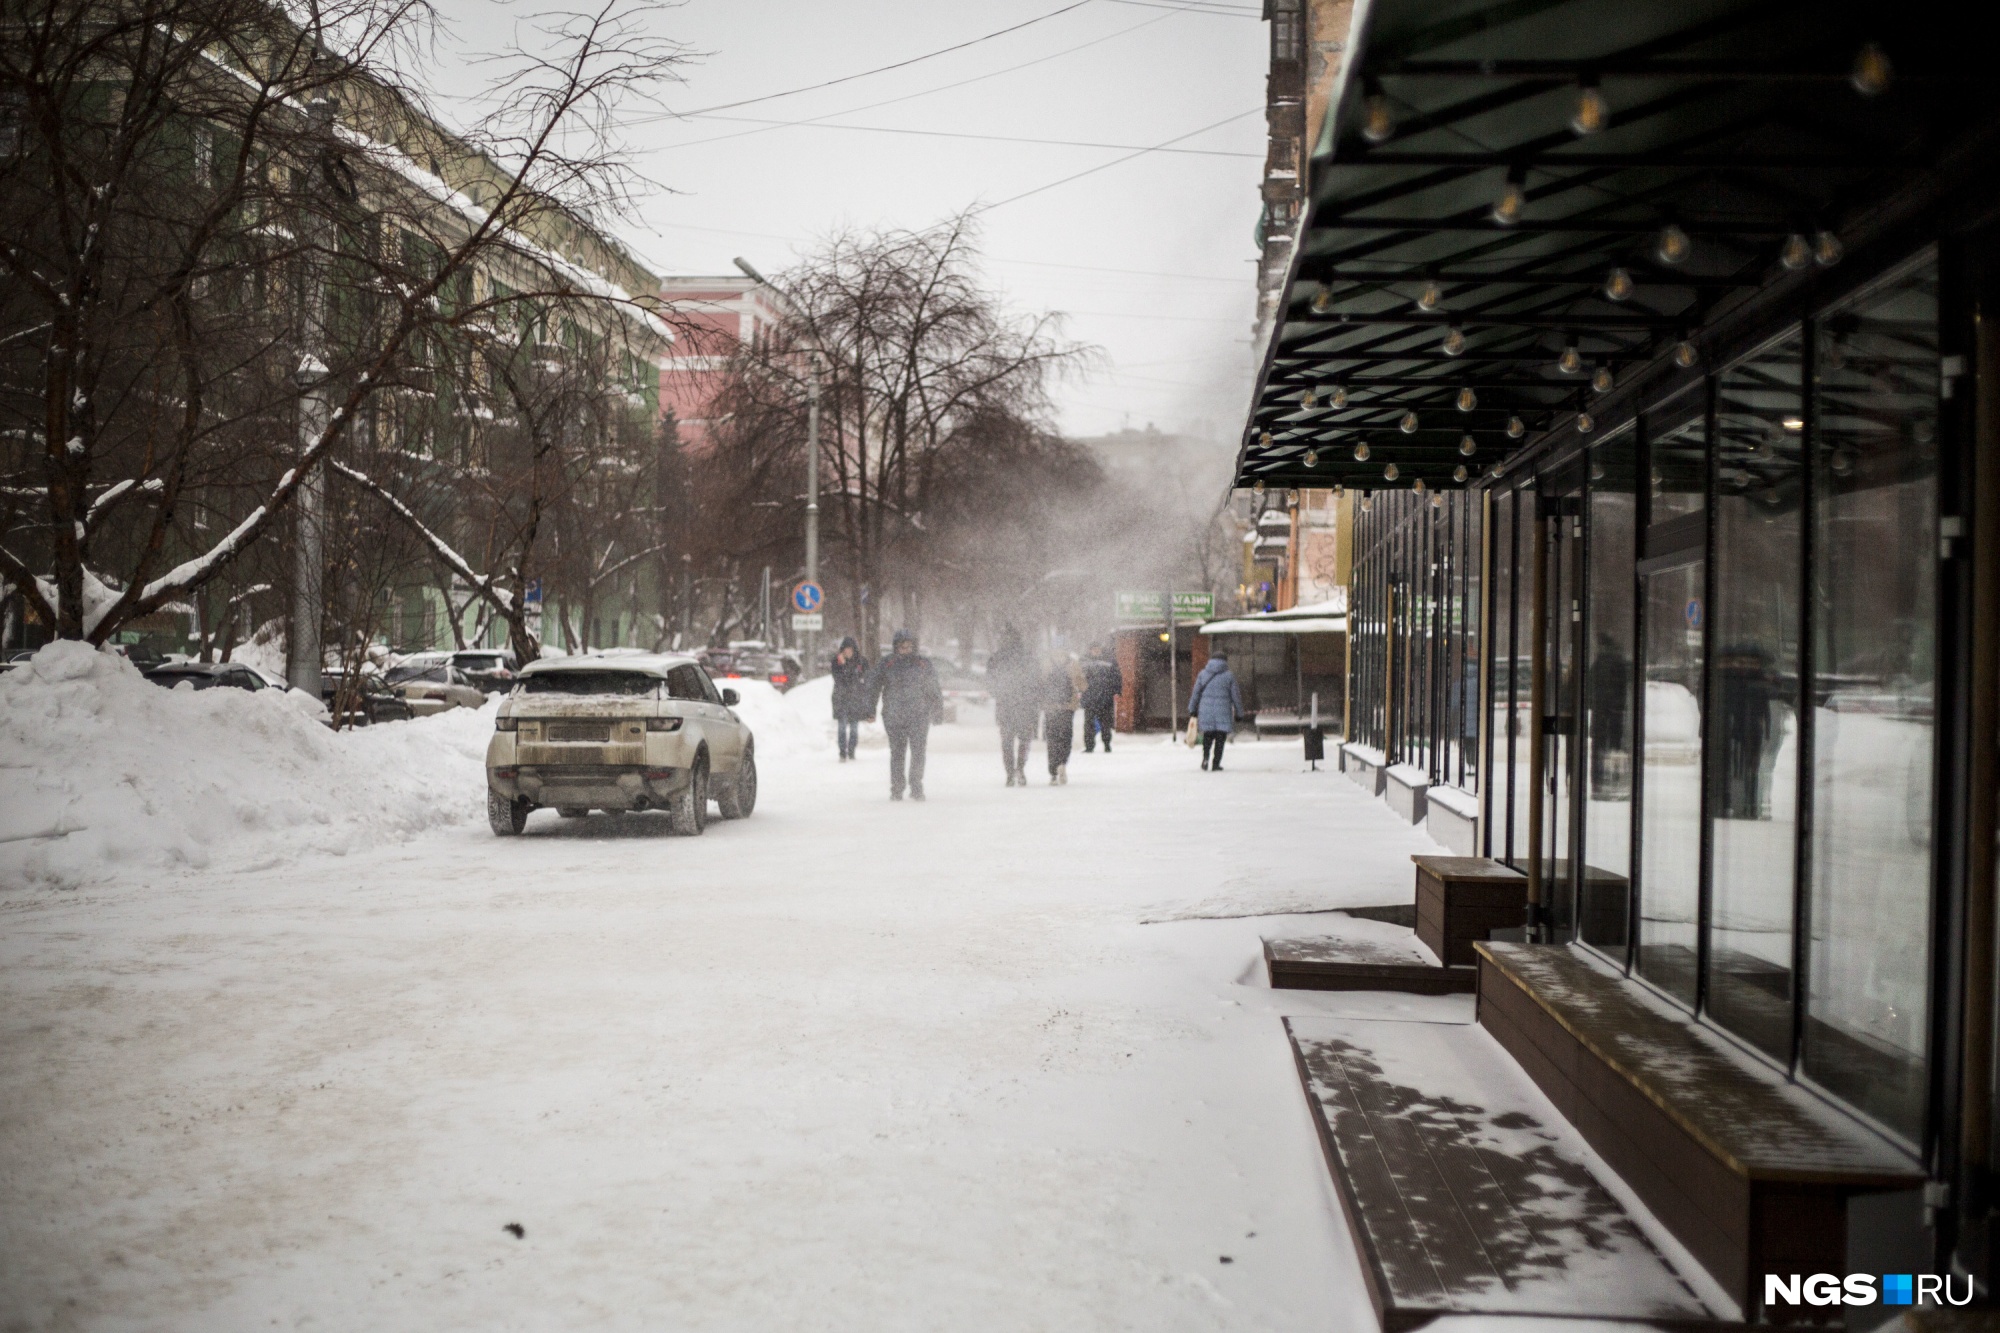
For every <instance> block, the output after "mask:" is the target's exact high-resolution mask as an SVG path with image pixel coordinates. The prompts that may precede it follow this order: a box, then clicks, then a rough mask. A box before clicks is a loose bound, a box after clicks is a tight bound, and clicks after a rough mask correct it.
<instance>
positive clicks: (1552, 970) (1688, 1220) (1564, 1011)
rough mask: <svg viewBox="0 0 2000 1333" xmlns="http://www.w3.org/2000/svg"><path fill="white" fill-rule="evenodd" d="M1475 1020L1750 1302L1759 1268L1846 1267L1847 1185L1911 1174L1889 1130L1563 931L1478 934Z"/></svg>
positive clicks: (1751, 1305)
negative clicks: (1692, 1015)
mask: <svg viewBox="0 0 2000 1333" xmlns="http://www.w3.org/2000/svg"><path fill="white" fill-rule="evenodd" d="M1477 953H1478V957H1479V992H1478V994H1479V1022H1480V1024H1481V1025H1482V1026H1484V1027H1485V1028H1486V1030H1487V1031H1489V1032H1491V1033H1492V1034H1493V1036H1494V1037H1495V1039H1497V1040H1498V1041H1499V1043H1500V1044H1501V1045H1502V1046H1504V1047H1505V1048H1506V1049H1507V1051H1508V1053H1509V1054H1511V1055H1512V1056H1513V1057H1514V1058H1515V1059H1516V1060H1518V1061H1519V1062H1520V1065H1521V1068H1522V1069H1524V1070H1525V1071H1527V1073H1528V1075H1529V1076H1530V1077H1531V1078H1533V1079H1534V1080H1535V1082H1536V1083H1537V1084H1538V1085H1540V1087H1541V1089H1542V1091H1543V1092H1545V1093H1546V1094H1548V1097H1549V1100H1550V1101H1552V1102H1554V1103H1555V1105H1556V1107H1557V1108H1558V1109H1559V1110H1560V1111H1561V1112H1562V1113H1563V1115H1565V1116H1567V1117H1568V1118H1569V1121H1570V1123H1571V1124H1573V1125H1575V1126H1576V1128H1577V1131H1578V1132H1579V1133H1580V1134H1582V1135H1583V1137H1584V1139H1585V1140H1586V1141H1588V1142H1589V1143H1590V1145H1591V1146H1592V1147H1594V1148H1595V1149H1596V1150H1597V1151H1598V1153H1599V1154H1601V1155H1602V1156H1603V1158H1604V1160H1605V1161H1606V1162H1608V1163H1609V1164H1610V1165H1611V1167H1612V1168H1613V1169H1614V1170H1616V1171H1617V1172H1618V1174H1619V1175H1620V1176H1621V1177H1623V1178H1624V1180H1625V1182H1626V1183H1627V1184H1628V1185H1630V1186H1631V1187H1632V1189H1633V1190H1634V1191H1635V1192H1636V1193H1637V1194H1638V1195H1639V1197H1640V1198H1641V1199H1643V1200H1645V1202H1646V1205H1647V1207H1649V1208H1650V1209H1652V1211H1653V1213H1654V1215H1655V1216H1657V1217H1658V1218H1659V1220H1660V1222H1661V1223H1662V1224H1663V1225H1664V1226H1666V1227H1667V1228H1668V1230H1670V1231H1672V1232H1673V1233H1674V1235H1675V1236H1676V1237H1677V1238H1678V1239H1679V1240H1680V1241H1681V1243H1682V1244H1684V1245H1685V1246H1687V1248H1688V1250H1689V1251H1690V1252H1691V1253H1692V1254H1693V1255H1694V1256H1695V1258H1696V1259H1698V1260H1699V1261H1700V1262H1701V1263H1702V1265H1703V1266H1704V1267H1706V1268H1707V1269H1708V1271H1709V1273H1710V1274H1711V1275H1712V1276H1713V1277H1714V1278H1715V1280H1716V1281H1717V1282H1718V1283H1720V1284H1721V1285H1722V1287H1723V1289H1724V1290H1725V1291H1727V1292H1728V1293H1729V1294H1730V1295H1731V1296H1732V1297H1734V1298H1735V1299H1736V1300H1737V1301H1738V1302H1739V1303H1740V1304H1741V1305H1742V1307H1743V1313H1744V1317H1745V1318H1747V1319H1755V1318H1757V1317H1759V1315H1760V1313H1761V1314H1762V1316H1763V1317H1764V1318H1767V1319H1770V1320H1773V1321H1786V1320H1819V1319H1826V1318H1834V1319H1837V1318H1838V1317H1839V1309H1838V1307H1834V1308H1833V1309H1832V1311H1831V1313H1829V1311H1828V1310H1824V1309H1820V1308H1817V1307H1798V1308H1793V1307H1788V1306H1774V1307H1772V1308H1771V1309H1768V1310H1763V1309H1761V1307H1762V1301H1763V1275H1764V1274H1765V1273H1777V1274H1783V1275H1789V1274H1792V1273H1843V1272H1846V1271H1847V1201H1848V1199H1849V1198H1851V1197H1852V1196H1854V1195H1856V1194H1863V1193H1870V1192H1877V1191H1889V1190H1909V1189H1915V1188H1917V1187H1918V1186H1920V1185H1921V1184H1922V1182H1923V1178H1924V1177H1923V1172H1922V1171H1921V1169H1920V1168H1919V1166H1918V1164H1917V1163H1916V1162H1915V1161H1914V1160H1913V1159H1912V1158H1910V1157H1909V1156H1908V1155H1906V1154H1905V1153H1904V1152H1903V1151H1902V1150H1901V1149H1900V1148H1898V1147H1896V1146H1895V1145H1894V1144H1892V1143H1890V1142H1889V1141H1888V1140H1887V1139H1885V1138H1882V1137H1881V1136H1880V1135H1877V1134H1875V1133H1873V1132H1872V1131H1870V1130H1868V1129H1867V1128H1866V1127H1864V1126H1863V1125H1861V1124H1860V1123H1859V1122H1858V1121H1855V1120H1852V1119H1850V1118H1849V1117H1847V1116H1845V1115H1843V1114H1842V1113H1841V1112H1839V1111H1838V1110H1836V1109H1834V1108H1833V1107H1832V1106H1830V1105H1828V1104H1826V1103H1824V1102H1822V1101H1820V1100H1819V1099H1818V1098H1816V1097H1814V1096H1812V1095H1811V1094H1810V1093H1807V1092H1805V1091H1804V1090H1802V1089H1800V1088H1798V1087H1795V1086H1793V1085H1791V1084H1789V1083H1787V1082H1786V1081H1785V1080H1784V1079H1783V1078H1782V1077H1780V1076H1779V1075H1778V1074H1776V1073H1775V1072H1771V1071H1766V1070H1762V1069H1760V1068H1758V1067H1757V1066H1756V1065H1755V1064H1754V1063H1753V1062H1752V1061H1750V1059H1749V1058H1748V1057H1747V1056H1743V1055H1741V1054H1739V1053H1737V1052H1735V1051H1733V1050H1730V1049H1728V1048H1727V1047H1726V1046H1725V1045H1724V1043H1723V1040H1722V1039H1721V1038H1720V1037H1718V1036H1717V1035H1716V1034H1714V1033H1712V1032H1707V1031H1704V1030H1702V1029H1700V1028H1699V1027H1698V1026H1697V1025H1696V1024H1695V1023H1694V1022H1693V1021H1692V1020H1691V1019H1689V1018H1684V1017H1680V1016H1677V1015H1675V1014H1674V1013H1672V1012H1671V1011H1670V1010H1668V1009H1667V1008H1666V1007H1665V1006H1664V1002H1659V1003H1656V1002H1654V1001H1653V999H1652V998H1651V997H1646V996H1642V995H1640V994H1639V993H1638V992H1637V989H1636V986H1635V984H1634V983H1632V982H1629V981H1627V980H1625V979H1624V978H1622V977H1619V976H1616V975H1614V974H1612V973H1611V972H1609V971H1608V970H1605V969H1601V968H1600V967H1598V966H1597V965H1595V964H1594V963H1592V962H1590V961H1588V960H1587V959H1586V958H1585V957H1584V956H1583V955H1582V953H1581V952H1580V951H1578V950H1574V949H1571V948H1569V947H1567V946H1563V945H1535V944H1505V943H1483V944H1480V945H1478V946H1477Z"/></svg>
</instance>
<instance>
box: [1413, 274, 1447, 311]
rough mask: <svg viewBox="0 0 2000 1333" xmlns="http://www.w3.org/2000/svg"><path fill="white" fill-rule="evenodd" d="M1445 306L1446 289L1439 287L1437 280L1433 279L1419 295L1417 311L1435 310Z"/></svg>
mask: <svg viewBox="0 0 2000 1333" xmlns="http://www.w3.org/2000/svg"><path fill="white" fill-rule="evenodd" d="M1443 304H1444V288H1442V287H1440V286H1438V285H1437V280H1436V279H1435V278H1433V279H1431V280H1430V281H1429V282H1426V283H1425V284H1424V289H1423V291H1421V292H1419V293H1418V294H1417V309H1419V310H1435V309H1437V308H1438V307H1439V306H1441V305H1443Z"/></svg>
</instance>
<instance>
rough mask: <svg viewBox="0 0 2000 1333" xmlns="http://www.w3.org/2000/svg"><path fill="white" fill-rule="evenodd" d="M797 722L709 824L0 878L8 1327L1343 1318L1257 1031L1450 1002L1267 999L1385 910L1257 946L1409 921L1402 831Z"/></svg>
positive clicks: (833, 1324) (896, 1325) (1449, 1009)
mask: <svg viewBox="0 0 2000 1333" xmlns="http://www.w3.org/2000/svg"><path fill="white" fill-rule="evenodd" d="M144 688H146V689H151V688H152V687H151V686H146V687H144ZM221 693H227V692H221ZM801 693H802V694H803V693H804V692H803V691H802V692H801ZM202 698H203V700H204V701H206V700H207V699H208V698H209V696H203V697H202ZM253 701H254V700H253ZM814 717H815V724H814V725H813V726H811V727H805V726H803V725H801V726H799V727H798V728H797V729H798V730H799V732H800V734H801V736H804V737H806V739H802V740H799V741H798V742H797V743H796V744H792V745H790V746H776V745H773V746H771V747H770V749H769V750H768V751H766V752H765V753H766V757H765V760H764V768H765V774H764V783H763V795H762V804H761V805H760V807H759V808H758V810H757V813H756V815H755V816H754V818H752V819H751V820H749V821H748V822H745V823H735V824H732V823H719V824H711V826H710V828H709V830H708V832H707V833H706V835H705V836H703V837H701V838H699V839H682V838H672V837H668V836H666V832H665V827H664V820H663V817H659V816H651V815H641V816H627V817H622V818H613V817H608V816H602V815H600V816H595V817H592V818H591V819H589V820H588V821H572V822H567V823H565V822H563V821H560V820H558V819H557V818H556V817H555V816H554V815H553V814H552V813H549V812H541V813H537V814H536V815H535V816H534V818H533V820H532V822H531V823H530V826H529V831H528V836H527V837H524V838H521V839H510V840H502V839H496V838H494V837H492V836H491V835H490V834H489V833H488V832H487V830H486V828H485V827H484V823H483V821H481V820H479V819H478V817H477V816H478V800H479V798H480V795H481V794H480V793H479V792H478V791H477V790H476V789H475V790H470V791H467V792H466V793H465V794H464V814H463V815H462V816H457V815H455V816H454V822H451V823H448V824H446V825H445V826H443V827H431V828H428V829H423V828H421V825H422V822H423V821H414V822H413V823H414V826H415V827H418V828H419V829H420V831H416V832H414V833H410V834H408V835H407V840H405V841H400V842H394V841H392V842H388V843H384V844H377V845H375V846H373V847H372V848H367V849H363V850H358V851H352V850H351V851H348V852H347V853H346V854H339V852H338V850H337V848H336V849H334V850H327V849H324V848H315V849H314V850H309V851H307V852H303V853H301V854H299V855H297V856H296V857H292V858H287V859H280V860H279V861H278V862H276V863H274V864H267V865H266V866H265V868H261V869H260V868H255V867H251V868H241V867H234V866H225V865H221V864H217V865H213V866H210V867H209V868H207V869H201V870H196V869H191V868H187V867H181V868H177V869H176V868H161V867H160V866H159V864H158V863H150V864H146V865H143V866H130V867H125V868H122V869H120V870H119V872H118V873H117V874H115V875H113V876H112V877H111V878H109V879H107V880H103V881H100V882H96V883H89V884H85V885H83V886H82V887H75V888H53V887H48V886H47V885H45V884H41V883H22V882H19V881H18V880H17V881H15V882H10V883H8V884H7V885H6V887H5V891H4V894H0V909H4V911H5V913H6V922H7V926H6V930H5V933H4V943H0V949H4V954H0V1041H4V1056H0V1163H4V1171H0V1265H4V1268H0V1306H4V1318H0V1325H4V1327H6V1328H9V1329H13V1328H34V1329H42V1328H55V1329H72V1328H74V1329H83V1328H88V1329H128V1328H130V1329H136V1328H148V1329H203V1330H235V1329H250V1328H269V1327H281V1328H292V1327H317V1328H338V1329H370V1330H377V1329H410V1330H438V1329H460V1328H462V1329H475V1328H476V1329H502V1328H507V1329H559V1328H560V1329H576V1328H632V1329H642V1328H643V1329H669V1328H671V1329H747V1328H777V1329H791V1328H838V1329H857V1330H860V1329H868V1330H876V1329H934V1328H944V1327H959V1328H976V1329H1099V1328H1101V1329H1114V1328H1150V1329H1198V1328H1199V1329H1205V1328H1218V1329H1221V1328H1227V1329H1264V1328H1269V1329H1308V1328H1312V1329H1323V1328H1360V1327H1366V1326H1369V1325H1370V1324H1372V1319H1373V1316H1372V1313H1371V1311H1370V1310H1369V1308H1368V1303H1367V1299H1366V1296H1365V1294H1364V1292H1363V1290H1362V1288H1361V1285H1360V1280H1359V1270H1358V1268H1357V1267H1356V1265H1355V1260H1354V1257H1353V1253H1352V1251H1351V1249H1350V1247H1349V1245H1348V1243H1347V1241H1346V1240H1345V1239H1344V1235H1343V1232H1342V1230H1341V1226H1342V1224H1341V1222H1340V1219H1339V1216H1338V1211H1337V1209H1336V1207H1335V1206H1334V1204H1333V1203H1332V1200H1331V1191H1330V1188H1329V1186H1328V1184H1327V1183H1326V1173H1325V1167H1324V1165H1323V1163H1322V1160H1321V1156H1320V1151H1319V1148H1318V1145H1317V1143H1316V1142H1315V1140H1314V1135H1313V1130H1312V1128H1311V1122H1310V1120H1309V1118H1308V1116H1307V1112H1306V1108H1305V1106H1304V1104H1303V1102H1302V1099H1301V1096H1300V1091H1299V1086H1298V1081H1297V1077H1296V1074H1295V1072H1294V1069H1293V1066H1292V1060H1291V1055H1290V1052H1289V1050H1288V1048H1287V1045H1286V1040H1285V1036H1284V1033H1283V1031H1282V1029H1281V1024H1280V1018H1281V1016H1283V1015H1287V1014H1356V1015H1360V1014H1377V1015H1383V1016H1392V1015H1396V1014H1405V1015H1409V1016H1417V1015H1420V1014H1421V1015H1422V1016H1425V1017H1442V1016H1446V1015H1449V1014H1457V1013H1460V1012H1461V1009H1459V1008H1454V1006H1461V1007H1462V1013H1463V1014H1464V1015H1465V1016H1469V1014H1470V999H1469V997H1451V998H1448V999H1421V998H1417V997H1397V996H1390V995H1386V994H1385V995H1359V996H1345V997H1341V996H1331V995H1318V994H1313V993H1309V992H1273V991H1271V990H1269V989H1267V988H1266V986H1265V985H1264V981H1263V976H1262V967H1261V962H1260V957H1259V943H1258V941H1259V936H1260V934H1262V933H1267V932H1270V931H1271V930H1273V929H1275V928H1282V927H1286V926H1290V927H1292V928H1295V929H1297V928H1320V927H1326V926H1333V925H1338V924H1339V923H1347V924H1349V925H1353V926H1357V927H1365V926H1368V925H1371V924H1372V923H1365V922H1353V921H1351V919H1349V918H1345V917H1327V916H1314V917H1292V918H1287V917H1283V916H1261V917H1260V916H1254V915H1251V914H1254V913H1259V912H1279V911H1286V910H1294V911H1300V910H1312V909H1322V910H1323V909H1326V908H1333V907H1338V906H1341V905H1360V904H1368V903H1379V902H1391V901H1407V899H1408V896H1409V891H1410V867H1409V862H1408V854H1409V853H1410V852H1412V851H1424V850H1432V844H1431V843H1430V842H1429V841H1428V839H1426V838H1425V837H1424V836H1423V835H1422V833H1421V832H1420V831H1415V830H1410V829H1408V828H1406V827H1399V826H1398V825H1397V824H1396V822H1395V820H1394V817H1393V816H1391V815H1390V814H1389V813H1388V811H1387V809H1386V808H1385V807H1384V806H1383V805H1381V804H1380V803H1378V802H1374V801H1371V800H1369V799H1367V798H1366V797H1365V796H1364V795H1363V794H1362V793H1360V792H1359V791H1358V790H1357V789H1356V788H1355V787H1354V786H1353V785H1352V784H1350V783H1349V782H1347V781H1346V780H1345V779H1344V778H1343V777H1341V776H1340V775H1339V774H1338V773H1335V772H1331V771H1322V772H1320V773H1317V774H1311V773H1307V772H1305V771H1304V765H1303V763H1302V762H1301V760H1300V758H1299V747H1298V743H1297V742H1296V740H1291V741H1277V740H1273V741H1270V742H1268V743H1264V744H1244V745H1241V746H1239V747H1236V748H1234V749H1232V750H1231V752H1230V756H1229V770H1230V771H1228V772H1226V773H1224V774H1221V775H1211V774H1206V773H1202V772H1200V771H1198V770H1197V768H1196V761H1195V758H1194V757H1193V755H1192V754H1191V752H1189V751H1188V750H1186V749H1185V748H1183V747H1181V746H1180V745H1178V744H1174V743H1172V742H1169V741H1166V740H1163V739H1161V738H1159V737H1157V736H1155V737H1145V738H1137V737H1135V738H1121V741H1120V744H1119V746H1118V748H1117V752H1116V753H1115V754H1112V755H1108V756H1107V755H1104V754H1101V753H1100V754H1085V753H1082V751H1081V749H1080V747H1079V751H1078V753H1077V754H1076V756H1075V758H1074V760H1073V761H1072V763H1071V766H1070V772H1071V780H1070V783H1069V785H1067V786H1066V787H1061V788H1051V787H1048V786H1046V785H1040V782H1041V780H1040V778H1039V776H1038V777H1037V784H1038V785H1035V786H1031V787H1029V788H1027V789H1025V790H1014V789H1008V788H1005V787H1003V785H1002V774H1001V766H1000V764H999V762H998V756H997V755H996V754H994V753H991V751H993V750H994V749H996V748H997V747H996V746H995V745H994V744H993V732H992V730H991V728H990V726H989V725H987V724H986V723H985V721H984V719H983V718H980V717H978V716H976V715H975V716H972V717H970V718H968V719H967V720H966V722H965V723H964V725H959V726H951V727H946V728H943V729H940V730H939V731H937V732H935V733H934V737H933V744H932V755H931V773H930V777H929V780H928V783H927V786H928V788H929V792H930V800H929V801H928V802H927V803H925V804H913V803H905V804H891V803H890V802H889V801H888V800H887V799H886V797H887V792H886V787H887V781H886V767H887V763H886V755H885V753H884V751H883V750H882V749H881V748H880V747H879V745H878V746H868V745H864V749H863V751H862V755H861V759H860V761H859V762H858V763H855V764H851V765H841V764H839V763H837V762H836V761H835V758H834V756H833V753H832V747H831V744H830V742H824V737H823V735H822V733H821V730H820V729H819V728H818V726H817V723H816V717H817V715H816V714H815V715H814ZM403 725H406V726H412V727H424V726H438V725H441V724H440V723H417V724H403ZM454 725H455V724H454ZM454 734H455V733H454ZM761 734H762V732H761V731H760V735H761ZM823 742H824V743H823ZM454 743H455V744H456V745H457V746H458V749H459V750H462V749H463V748H464V746H463V742H462V741H459V742H454ZM1039 760H1040V754H1039V747H1038V751H1037V754H1036V755H1035V756H1034V759H1033V760H1031V766H1030V767H1031V772H1036V773H1038V774H1039ZM453 762H456V763H461V764H463V763H464V760H463V759H462V758H458V759H454V761H453ZM470 771H471V772H472V773H476V771H477V770H476V769H471V770H470ZM406 785H407V784H406ZM1272 828H1306V829H1313V830H1317V836H1316V838H1315V839H1314V840H1313V841H1310V842H1301V841H1289V840H1288V841H1284V842H1278V841H1275V840H1273V839H1271V838H1270V837H1269V833H1270V830H1271V829H1272ZM510 1224H511V1225H514V1226H518V1227H519V1228H520V1229H521V1233H522V1234H521V1235H520V1236H519V1237H518V1238H517V1237H516V1235H514V1234H513V1233H512V1232H511V1231H510V1230H509V1229H508V1228H509V1226H510Z"/></svg>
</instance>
